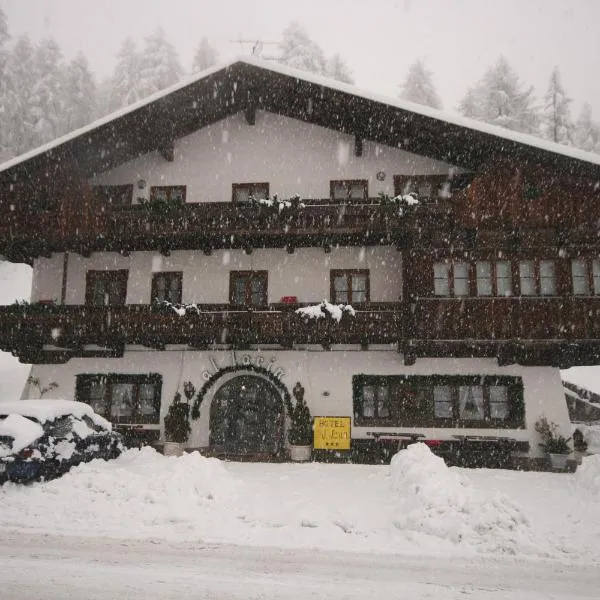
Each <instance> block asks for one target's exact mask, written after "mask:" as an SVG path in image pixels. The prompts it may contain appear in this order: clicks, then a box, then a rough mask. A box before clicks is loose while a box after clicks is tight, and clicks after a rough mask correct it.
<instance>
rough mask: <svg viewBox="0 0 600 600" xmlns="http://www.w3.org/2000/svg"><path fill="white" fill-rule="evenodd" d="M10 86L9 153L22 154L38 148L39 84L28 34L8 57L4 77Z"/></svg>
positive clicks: (7, 142) (21, 38)
mask: <svg viewBox="0 0 600 600" xmlns="http://www.w3.org/2000/svg"><path fill="white" fill-rule="evenodd" d="M3 79H4V81H5V85H6V87H7V92H6V93H7V98H8V104H7V105H8V112H7V114H6V118H7V123H8V127H7V129H6V134H7V141H6V146H7V150H8V151H9V152H10V153H11V154H13V155H17V154H22V153H23V152H26V151H27V150H30V149H31V148H33V147H34V146H35V145H36V141H37V136H36V133H35V129H34V127H35V118H34V114H33V112H34V109H33V88H34V85H35V82H36V70H35V61H34V49H33V46H32V45H31V42H30V40H29V37H28V36H27V35H22V36H20V37H19V38H18V39H17V41H16V43H15V45H14V47H13V49H12V52H10V53H9V54H8V57H7V60H6V66H5V76H4V77H3Z"/></svg>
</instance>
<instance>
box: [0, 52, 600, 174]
mask: <svg viewBox="0 0 600 600" xmlns="http://www.w3.org/2000/svg"><path fill="white" fill-rule="evenodd" d="M252 109H262V110H267V111H270V112H274V113H278V114H282V115H285V116H289V117H292V118H296V119H300V120H303V121H306V122H310V123H315V124H317V125H321V126H324V127H328V128H331V129H334V130H338V131H342V132H345V133H350V134H355V135H357V136H360V137H362V138H365V139H370V140H372V141H375V142H379V143H382V144H387V145H390V146H396V147H401V148H403V149H405V150H408V151H410V152H414V153H416V154H421V155H425V156H430V157H431V158H435V159H438V160H443V161H446V162H450V163H452V164H456V165H458V166H461V167H464V168H467V169H477V168H478V167H479V166H481V165H482V164H486V163H490V162H493V161H496V160H502V159H506V158H511V159H513V160H516V161H517V162H525V163H527V162H532V163H535V164H539V165H544V166H546V167H549V168H553V169H557V170H558V171H559V172H560V173H565V174H566V173H568V174H570V175H576V176H587V177H599V178H600V155H597V154H592V153H589V152H584V151H581V150H577V149H573V148H569V147H565V146H562V145H558V144H554V143H552V142H548V141H546V140H542V139H540V138H536V137H533V136H529V135H525V134H521V133H518V132H514V131H510V130H507V129H503V128H500V127H496V126H493V125H489V124H486V123H481V122H479V121H474V120H471V119H466V118H463V117H461V116H458V115H452V114H448V113H444V112H442V111H439V110H436V109H433V108H429V107H426V106H422V105H418V104H413V103H411V102H407V101H404V100H399V99H392V98H387V97H385V96H380V95H377V94H372V93H369V92H365V91H363V90H360V89H358V88H356V87H354V86H350V85H347V84H343V83H339V82H337V81H333V80H330V79H328V78H325V77H321V76H318V75H314V74H312V73H307V72H304V71H298V70H295V69H291V68H288V67H285V66H282V65H278V64H275V63H272V62H268V61H264V60H259V59H255V58H248V57H244V58H238V59H235V60H233V61H230V62H228V63H226V64H224V65H221V66H216V67H213V68H211V69H208V70H206V71H204V72H202V73H200V74H198V75H196V76H194V77H193V78H191V79H187V80H184V81H182V82H180V83H178V84H177V85H174V86H172V87H170V88H167V89H165V90H162V91H160V92H158V93H156V94H154V95H152V96H149V97H148V98H145V99H144V100H142V101H140V102H137V103H135V104H132V105H129V106H127V107H125V108H123V109H121V110H119V111H117V112H115V113H112V114H110V115H108V116H106V117H103V118H101V119H99V120H97V121H95V122H94V123H91V124H90V125H87V126H86V127H83V128H81V129H79V130H77V131H74V132H72V133H69V134H68V135H65V136H63V137H61V138H59V139H57V140H55V141H53V142H50V143H48V144H45V145H44V146H41V147H39V148H37V149H35V150H32V151H30V152H27V153H25V154H23V155H21V156H18V157H15V158H13V159H12V160H9V161H8V162H6V163H4V164H2V165H0V182H1V181H15V180H19V179H27V178H29V177H32V175H33V174H35V173H37V172H42V171H47V170H48V169H49V168H50V167H54V166H55V165H56V164H63V165H66V167H67V169H68V170H69V171H71V172H74V173H75V174H77V175H78V176H82V177H90V176H92V175H94V174H95V173H100V172H102V171H105V170H107V169H110V168H113V167H115V166H117V165H119V164H122V163H123V162H126V161H128V160H131V159H132V158H135V157H137V156H139V155H142V154H145V153H147V152H150V151H153V150H157V149H160V148H163V147H165V146H166V145H168V144H169V143H171V142H172V141H173V140H174V139H177V138H179V137H181V136H184V135H187V134H189V133H192V132H193V131H195V130H197V129H199V128H202V127H205V126H207V125H209V124H211V123H214V122H215V121H218V120H220V119H223V118H225V117H227V116H229V115H231V114H234V113H237V112H239V111H242V110H252Z"/></svg>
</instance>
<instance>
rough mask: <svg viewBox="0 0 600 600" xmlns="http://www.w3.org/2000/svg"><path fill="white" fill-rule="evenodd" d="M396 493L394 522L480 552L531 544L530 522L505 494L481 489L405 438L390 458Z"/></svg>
mask: <svg viewBox="0 0 600 600" xmlns="http://www.w3.org/2000/svg"><path fill="white" fill-rule="evenodd" d="M391 479H392V489H393V491H394V492H395V494H396V496H397V512H396V516H395V518H394V525H395V527H397V528H398V529H400V530H402V531H407V530H408V531H412V532H415V533H417V534H425V535H428V536H434V537H437V538H441V539H443V540H446V541H450V542H451V543H453V544H461V545H465V546H474V547H476V548H477V549H478V550H481V551H483V552H501V553H509V554H516V553H517V552H522V551H530V550H531V549H532V548H533V543H532V540H531V531H530V524H529V521H528V519H527V518H526V517H525V515H524V514H523V512H522V510H521V509H520V508H519V507H518V506H517V505H516V504H515V503H513V502H512V501H510V500H509V499H508V498H507V497H505V496H502V495H499V494H486V493H485V492H483V491H480V490H478V489H476V488H475V487H474V486H473V484H472V483H471V482H470V481H469V480H468V479H467V478H466V477H465V476H464V475H462V474H461V472H460V471H459V470H458V469H456V468H448V467H447V466H446V464H445V463H444V461H443V459H442V458H440V457H438V456H435V455H434V454H432V452H431V451H430V450H429V448H428V447H427V446H426V445H425V444H421V443H418V444H411V445H410V446H408V448H406V449H405V450H402V451H401V452H399V453H398V454H396V455H395V456H394V457H393V459H392V463H391Z"/></svg>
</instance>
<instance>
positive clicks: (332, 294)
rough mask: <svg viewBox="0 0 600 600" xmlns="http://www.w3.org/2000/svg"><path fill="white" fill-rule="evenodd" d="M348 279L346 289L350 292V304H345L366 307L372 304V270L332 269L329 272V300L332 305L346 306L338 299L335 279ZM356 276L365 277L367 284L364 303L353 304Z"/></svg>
mask: <svg viewBox="0 0 600 600" xmlns="http://www.w3.org/2000/svg"><path fill="white" fill-rule="evenodd" d="M341 276H345V277H346V286H347V287H346V289H347V291H348V302H346V303H345V304H352V305H353V304H357V305H364V304H368V303H369V302H371V274H370V269H331V270H330V271H329V299H330V301H331V303H332V304H344V303H343V302H338V301H337V299H336V290H335V278H336V277H341ZM355 276H364V277H365V279H366V283H365V300H364V301H363V302H358V301H357V302H353V300H352V278H353V277H355Z"/></svg>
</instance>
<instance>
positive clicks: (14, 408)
mask: <svg viewBox="0 0 600 600" xmlns="http://www.w3.org/2000/svg"><path fill="white" fill-rule="evenodd" d="M10 414H16V415H22V416H23V417H30V418H33V419H36V420H37V421H39V422H40V423H46V422H47V421H53V420H54V419H57V418H58V417H62V416H65V415H73V416H74V417H77V418H81V417H83V416H88V417H90V419H92V421H93V422H94V423H95V424H96V425H98V426H100V427H104V428H106V429H111V424H110V423H109V422H108V421H107V420H106V419H104V418H103V417H101V416H100V415H97V414H96V413H95V412H94V411H93V409H92V407H91V406H89V405H88V404H85V403H83V402H76V401H75V400H60V399H56V400H54V399H39V400H17V401H14V402H0V415H10Z"/></svg>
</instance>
